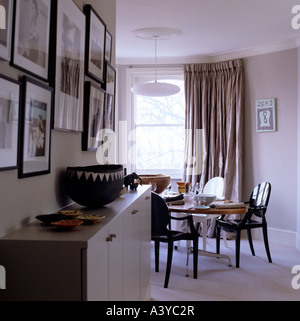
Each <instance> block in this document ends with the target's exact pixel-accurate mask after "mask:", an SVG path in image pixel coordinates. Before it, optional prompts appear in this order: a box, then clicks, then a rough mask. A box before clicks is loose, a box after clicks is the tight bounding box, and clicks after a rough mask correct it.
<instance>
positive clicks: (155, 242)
mask: <svg viewBox="0 0 300 321" xmlns="http://www.w3.org/2000/svg"><path fill="white" fill-rule="evenodd" d="M154 253H155V272H159V241H154Z"/></svg>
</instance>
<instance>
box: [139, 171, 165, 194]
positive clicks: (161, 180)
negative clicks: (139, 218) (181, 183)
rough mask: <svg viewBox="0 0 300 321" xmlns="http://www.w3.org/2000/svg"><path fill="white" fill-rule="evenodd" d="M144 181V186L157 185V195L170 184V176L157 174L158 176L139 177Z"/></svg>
mask: <svg viewBox="0 0 300 321" xmlns="http://www.w3.org/2000/svg"><path fill="white" fill-rule="evenodd" d="M139 177H140V178H141V180H142V184H145V185H149V184H151V183H156V191H155V192H156V193H157V194H160V193H162V192H163V191H164V190H165V189H166V188H167V187H168V186H169V184H170V176H168V175H163V174H157V175H139Z"/></svg>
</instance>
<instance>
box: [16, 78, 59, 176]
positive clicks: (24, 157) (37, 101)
mask: <svg viewBox="0 0 300 321" xmlns="http://www.w3.org/2000/svg"><path fill="white" fill-rule="evenodd" d="M52 106H53V89H52V88H50V87H48V86H46V85H44V84H42V83H40V82H38V81H36V80H34V79H31V78H28V77H26V76H24V77H23V94H22V113H21V144H20V166H19V178H24V177H29V176H36V175H43V174H48V173H50V150H51V122H52Z"/></svg>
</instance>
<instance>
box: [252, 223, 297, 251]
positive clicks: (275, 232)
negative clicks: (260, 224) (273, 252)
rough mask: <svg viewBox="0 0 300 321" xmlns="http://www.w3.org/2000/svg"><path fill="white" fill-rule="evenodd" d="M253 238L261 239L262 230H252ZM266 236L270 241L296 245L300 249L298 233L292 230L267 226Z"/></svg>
mask: <svg viewBox="0 0 300 321" xmlns="http://www.w3.org/2000/svg"><path fill="white" fill-rule="evenodd" d="M252 235H253V239H256V240H263V235H262V230H261V229H256V230H255V229H253V230H252ZM268 238H269V242H270V243H280V244H283V245H288V246H293V247H297V249H298V250H299V251H300V235H299V234H298V233H296V232H294V231H289V230H281V229H277V228H268Z"/></svg>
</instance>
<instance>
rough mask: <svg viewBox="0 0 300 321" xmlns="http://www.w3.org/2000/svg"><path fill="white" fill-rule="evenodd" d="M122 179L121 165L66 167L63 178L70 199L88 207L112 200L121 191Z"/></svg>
mask: <svg viewBox="0 0 300 321" xmlns="http://www.w3.org/2000/svg"><path fill="white" fill-rule="evenodd" d="M123 181H124V174H123V166H122V165H95V166H86V167H68V168H67V171H66V178H65V184H66V192H67V194H68V195H69V196H70V197H71V199H72V200H73V201H74V202H76V203H78V204H80V205H83V206H86V207H90V208H99V207H102V206H104V205H106V204H109V203H111V202H113V201H114V200H115V199H116V198H117V197H118V196H119V195H120V193H121V190H122V187H123Z"/></svg>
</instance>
